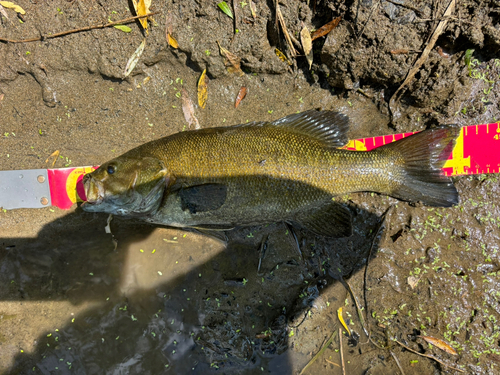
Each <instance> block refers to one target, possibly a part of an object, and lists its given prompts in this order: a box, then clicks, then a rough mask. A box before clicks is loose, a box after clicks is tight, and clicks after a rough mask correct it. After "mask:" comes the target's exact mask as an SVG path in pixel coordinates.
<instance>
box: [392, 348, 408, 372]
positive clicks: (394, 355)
mask: <svg viewBox="0 0 500 375" xmlns="http://www.w3.org/2000/svg"><path fill="white" fill-rule="evenodd" d="M389 353H391V355H392V358H394V360H395V361H396V364H397V365H398V367H399V371H401V375H405V372H404V371H403V368H402V367H401V363H399V359H398V357H396V354H394V353H393V352H392V351H391V350H389Z"/></svg>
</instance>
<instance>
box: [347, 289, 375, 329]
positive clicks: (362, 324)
mask: <svg viewBox="0 0 500 375" xmlns="http://www.w3.org/2000/svg"><path fill="white" fill-rule="evenodd" d="M344 283H345V284H346V285H347V290H348V291H349V293H351V297H352V299H353V300H354V305H355V306H356V311H357V313H358V318H359V321H360V323H361V327H362V328H363V331H365V335H366V337H370V334H369V333H368V330H367V329H366V327H365V319H364V317H363V312H362V311H361V308H360V307H359V304H358V300H357V299H356V296H355V295H354V292H353V291H352V288H351V286H350V285H349V283H348V282H347V280H344Z"/></svg>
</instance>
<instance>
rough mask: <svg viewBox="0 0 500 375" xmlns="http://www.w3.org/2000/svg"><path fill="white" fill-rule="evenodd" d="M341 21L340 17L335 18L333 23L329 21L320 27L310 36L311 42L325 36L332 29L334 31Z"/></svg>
mask: <svg viewBox="0 0 500 375" xmlns="http://www.w3.org/2000/svg"><path fill="white" fill-rule="evenodd" d="M341 20H342V17H337V18H335V19H334V20H333V21H330V22H328V23H327V24H325V25H323V26H321V27H320V28H319V29H318V30H316V31H315V32H314V33H313V34H312V36H311V39H312V41H313V42H314V41H315V40H316V39H318V38H321V37H322V36H325V35H327V34H328V33H329V32H330V31H332V30H333V29H335V28H336V27H337V26H338V25H339V23H340V21H341Z"/></svg>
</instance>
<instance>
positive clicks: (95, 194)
mask: <svg viewBox="0 0 500 375" xmlns="http://www.w3.org/2000/svg"><path fill="white" fill-rule="evenodd" d="M83 188H84V190H85V195H86V197H87V200H86V201H85V202H84V203H83V204H85V205H92V206H95V205H99V204H101V203H102V202H103V201H104V187H103V185H102V182H100V181H96V180H95V179H94V178H93V177H92V176H91V175H90V174H86V175H85V176H83Z"/></svg>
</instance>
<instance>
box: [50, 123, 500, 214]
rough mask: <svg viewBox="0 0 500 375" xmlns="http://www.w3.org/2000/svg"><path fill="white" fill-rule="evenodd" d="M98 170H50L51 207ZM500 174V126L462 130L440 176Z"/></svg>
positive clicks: (368, 145) (66, 204) (67, 200)
mask: <svg viewBox="0 0 500 375" xmlns="http://www.w3.org/2000/svg"><path fill="white" fill-rule="evenodd" d="M415 133H416V132H413V133H402V134H393V135H383V136H379V137H372V138H362V139H355V140H352V141H349V143H348V144H347V145H346V146H344V147H343V148H344V149H346V150H353V151H370V150H373V149H374V148H377V147H380V146H383V145H385V144H388V143H391V142H395V141H398V140H400V139H403V138H406V137H408V136H410V135H412V134H415ZM497 147H499V148H497ZM97 168H98V167H76V168H61V169H49V170H48V177H49V185H50V195H51V199H52V205H53V206H56V207H59V208H61V209H69V208H70V207H71V206H72V205H73V204H74V203H76V202H81V201H84V200H85V191H84V189H83V184H82V178H83V175H85V174H87V173H90V172H92V171H93V170H95V169H97ZM499 172H500V123H494V124H484V125H471V126H465V127H463V128H462V130H461V131H460V135H459V136H458V138H457V141H456V144H455V147H454V148H453V151H452V153H451V155H450V157H449V159H448V160H447V161H446V163H445V164H444V166H443V173H444V174H445V175H446V176H459V175H470V174H482V173H499Z"/></svg>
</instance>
